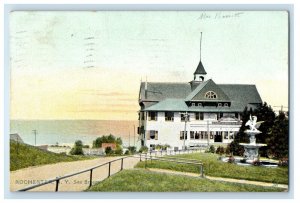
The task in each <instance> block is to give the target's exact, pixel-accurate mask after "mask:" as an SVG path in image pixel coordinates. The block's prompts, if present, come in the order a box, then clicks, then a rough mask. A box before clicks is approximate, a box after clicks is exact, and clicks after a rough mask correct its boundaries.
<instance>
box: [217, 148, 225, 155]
mask: <svg viewBox="0 0 300 203" xmlns="http://www.w3.org/2000/svg"><path fill="white" fill-rule="evenodd" d="M224 152H225V149H224V147H222V146H218V148H217V150H216V153H217V154H220V155H222V154H224Z"/></svg>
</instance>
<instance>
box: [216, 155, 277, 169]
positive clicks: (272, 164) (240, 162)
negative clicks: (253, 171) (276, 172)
mask: <svg viewBox="0 0 300 203" xmlns="http://www.w3.org/2000/svg"><path fill="white" fill-rule="evenodd" d="M220 160H221V161H223V162H229V157H222V158H220ZM234 163H235V164H237V165H239V166H253V162H251V161H249V160H245V159H244V158H241V157H234ZM259 163H260V164H259V166H263V167H271V168H273V167H278V163H277V162H276V161H274V160H273V161H272V160H271V161H269V160H262V161H259Z"/></svg>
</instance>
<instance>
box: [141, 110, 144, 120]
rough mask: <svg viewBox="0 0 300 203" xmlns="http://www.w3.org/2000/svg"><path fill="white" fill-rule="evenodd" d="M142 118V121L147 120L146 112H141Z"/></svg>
mask: <svg viewBox="0 0 300 203" xmlns="http://www.w3.org/2000/svg"><path fill="white" fill-rule="evenodd" d="M141 120H142V121H143V120H145V114H144V112H141Z"/></svg>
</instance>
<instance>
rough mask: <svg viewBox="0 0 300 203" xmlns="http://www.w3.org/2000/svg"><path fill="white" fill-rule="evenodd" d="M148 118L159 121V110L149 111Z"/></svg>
mask: <svg viewBox="0 0 300 203" xmlns="http://www.w3.org/2000/svg"><path fill="white" fill-rule="evenodd" d="M148 120H149V121H157V112H154V111H150V112H148Z"/></svg>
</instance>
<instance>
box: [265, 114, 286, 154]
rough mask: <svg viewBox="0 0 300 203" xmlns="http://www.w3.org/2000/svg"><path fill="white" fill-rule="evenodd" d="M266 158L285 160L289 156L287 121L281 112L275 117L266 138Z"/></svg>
mask: <svg viewBox="0 0 300 203" xmlns="http://www.w3.org/2000/svg"><path fill="white" fill-rule="evenodd" d="M266 143H267V145H268V151H267V153H268V156H270V157H276V158H286V157H288V154H289V120H288V118H287V117H286V116H285V114H284V113H283V112H280V113H279V115H278V116H277V117H276V119H275V122H274V125H273V126H272V128H271V129H270V130H269V132H268V137H267V138H266Z"/></svg>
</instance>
